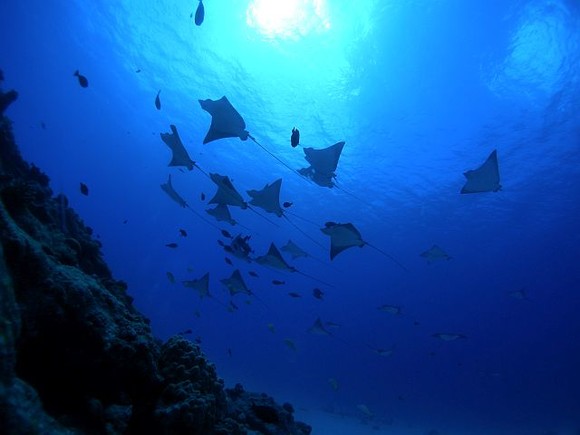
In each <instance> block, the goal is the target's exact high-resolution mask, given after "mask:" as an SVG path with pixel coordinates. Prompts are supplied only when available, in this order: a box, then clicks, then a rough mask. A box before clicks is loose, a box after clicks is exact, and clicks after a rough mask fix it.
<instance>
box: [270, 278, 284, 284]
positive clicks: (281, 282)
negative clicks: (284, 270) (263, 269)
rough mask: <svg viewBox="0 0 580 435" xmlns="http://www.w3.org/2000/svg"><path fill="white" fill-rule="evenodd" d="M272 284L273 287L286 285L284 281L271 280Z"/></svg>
mask: <svg viewBox="0 0 580 435" xmlns="http://www.w3.org/2000/svg"><path fill="white" fill-rule="evenodd" d="M272 284H274V285H284V284H286V281H280V280H279V279H273V280H272Z"/></svg>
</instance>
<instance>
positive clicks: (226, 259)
mask: <svg viewBox="0 0 580 435" xmlns="http://www.w3.org/2000/svg"><path fill="white" fill-rule="evenodd" d="M225 261H226V263H227V264H229V265H230V266H231V265H232V260H230V259H229V258H228V257H226V258H225Z"/></svg>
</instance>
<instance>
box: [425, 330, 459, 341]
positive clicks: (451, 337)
mask: <svg viewBox="0 0 580 435" xmlns="http://www.w3.org/2000/svg"><path fill="white" fill-rule="evenodd" d="M432 337H435V338H438V339H439V340H443V341H455V340H459V339H461V338H467V336H466V335H463V334H453V333H448V332H437V333H436V334H433V335H432Z"/></svg>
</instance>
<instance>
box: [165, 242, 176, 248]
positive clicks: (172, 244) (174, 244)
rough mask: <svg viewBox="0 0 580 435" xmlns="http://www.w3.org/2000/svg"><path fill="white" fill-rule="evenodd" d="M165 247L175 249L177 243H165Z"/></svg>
mask: <svg viewBox="0 0 580 435" xmlns="http://www.w3.org/2000/svg"><path fill="white" fill-rule="evenodd" d="M165 246H167V247H168V248H171V249H175V248H177V246H179V245H178V244H177V243H166V244H165Z"/></svg>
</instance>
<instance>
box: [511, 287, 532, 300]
mask: <svg viewBox="0 0 580 435" xmlns="http://www.w3.org/2000/svg"><path fill="white" fill-rule="evenodd" d="M508 294H509V295H510V296H511V297H512V298H514V299H519V300H520V301H529V300H530V298H529V296H528V292H527V291H526V290H525V289H520V290H515V291H512V292H509V293H508Z"/></svg>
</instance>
